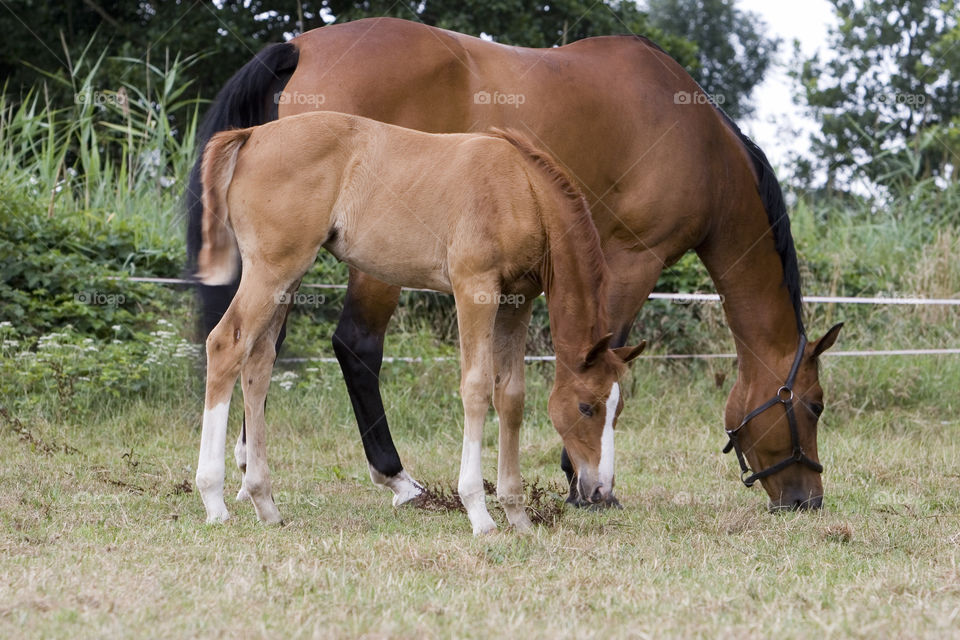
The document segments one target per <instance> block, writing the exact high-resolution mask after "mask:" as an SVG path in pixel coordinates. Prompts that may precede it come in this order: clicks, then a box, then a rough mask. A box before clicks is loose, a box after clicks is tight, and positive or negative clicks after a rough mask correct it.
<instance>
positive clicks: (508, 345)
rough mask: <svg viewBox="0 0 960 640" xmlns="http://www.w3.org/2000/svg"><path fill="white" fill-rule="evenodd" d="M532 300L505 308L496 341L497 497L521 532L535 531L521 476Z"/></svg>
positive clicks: (497, 328) (494, 391)
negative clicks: (521, 445)
mask: <svg viewBox="0 0 960 640" xmlns="http://www.w3.org/2000/svg"><path fill="white" fill-rule="evenodd" d="M532 309H533V303H532V300H531V299H524V300H523V302H522V303H519V304H517V305H502V306H501V307H500V309H499V311H498V312H497V322H496V329H495V332H494V337H493V344H494V361H495V367H496V369H495V373H496V378H495V381H494V389H493V406H494V407H496V409H497V416H499V418H500V453H499V458H498V461H497V497H498V498H499V499H500V504H501V505H502V506H503V510H504V512H505V513H506V514H507V520H508V521H509V522H510V524H512V525H513V526H514V527H515V528H516V529H517V530H519V531H524V530H527V529H529V528H530V527H531V523H530V518H529V517H528V516H527V512H526V509H525V508H524V505H525V502H526V500H525V496H524V493H523V479H522V477H521V475H520V425H521V423H522V421H523V400H524V393H525V387H524V384H525V383H524V363H523V353H524V347H525V346H526V341H527V326H528V325H529V323H530V312H531V310H532Z"/></svg>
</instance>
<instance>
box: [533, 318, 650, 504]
mask: <svg viewBox="0 0 960 640" xmlns="http://www.w3.org/2000/svg"><path fill="white" fill-rule="evenodd" d="M610 339H611V336H610V335H606V336H604V337H603V338H601V339H600V341H599V342H597V343H596V344H595V345H594V346H593V347H592V348H591V349H589V350H588V351H587V352H585V353H584V354H582V355H581V357H580V358H578V360H577V361H576V362H566V361H564V360H561V359H560V358H558V359H557V373H556V377H555V378H554V383H553V391H552V392H551V394H550V403H549V409H548V410H549V413H550V420H551V421H552V422H553V426H554V428H555V429H556V430H557V432H558V433H559V434H560V437H561V438H562V439H563V445H564V447H566V449H567V454H568V455H569V456H570V461H571V462H572V463H573V468H574V471H575V472H576V473H575V478H574V481H573V482H574V486H575V489H576V493H577V494H578V495H579V497H580V500H581V501H583V502H587V503H592V504H601V503H612V502H614V498H613V452H614V447H613V429H614V425H615V424H616V422H617V416H619V415H620V410H621V409H622V408H623V394H622V393H621V390H620V377H621V376H622V375H623V373H624V371H625V370H626V363H628V362H630V361H631V360H633V359H634V358H635V357H637V356H638V355H639V354H640V352H641V351H643V348H644V347H645V346H646V343H645V342H641V343H640V345H638V346H636V347H620V348H617V349H610V348H609V346H610Z"/></svg>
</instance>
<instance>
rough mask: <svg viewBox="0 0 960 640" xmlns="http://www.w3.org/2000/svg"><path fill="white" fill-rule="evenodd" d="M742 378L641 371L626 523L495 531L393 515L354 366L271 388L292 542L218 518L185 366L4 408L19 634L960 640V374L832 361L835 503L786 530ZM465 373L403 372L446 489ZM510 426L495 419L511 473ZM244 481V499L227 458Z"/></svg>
mask: <svg viewBox="0 0 960 640" xmlns="http://www.w3.org/2000/svg"><path fill="white" fill-rule="evenodd" d="M528 370H529V379H530V380H529V395H528V400H527V419H526V423H525V430H524V432H523V440H522V450H521V455H522V466H523V470H524V473H525V477H526V478H527V479H528V480H537V481H539V483H540V485H542V486H548V487H552V488H553V490H554V491H555V492H556V493H555V495H554V496H553V498H552V499H553V500H556V501H559V500H560V499H561V496H560V495H559V493H560V482H561V479H562V474H561V473H560V471H559V468H558V466H557V464H556V460H557V457H558V452H559V439H558V438H557V436H556V434H555V432H554V431H553V428H552V427H551V426H550V424H549V421H548V420H547V418H546V415H545V409H544V408H545V405H546V394H547V392H548V389H549V382H550V378H551V375H552V374H551V368H550V366H549V365H531V366H529V367H528ZM724 370H727V371H729V372H730V373H731V374H732V373H733V371H732V364H731V363H730V362H725V363H723V364H711V365H702V364H666V363H663V362H656V361H650V360H645V361H641V362H640V363H639V364H637V365H636V366H635V368H634V371H633V376H632V381H631V384H629V385H628V387H629V388H630V389H631V391H630V393H629V396H628V398H627V403H626V407H625V410H624V414H623V416H622V417H621V420H620V427H619V431H618V436H617V438H618V451H617V452H618V460H617V465H618V475H617V493H618V495H619V497H620V499H621V500H622V502H623V504H624V506H625V509H624V510H622V511H612V512H606V513H592V512H584V511H578V510H573V509H567V510H565V511H563V512H562V515H561V517H560V518H559V520H558V521H557V522H556V523H555V524H554V526H545V525H541V526H538V527H537V528H536V529H535V531H534V532H533V533H532V534H531V535H527V536H520V535H517V534H516V533H514V532H512V531H510V530H504V529H503V528H501V532H499V533H497V534H495V535H492V536H489V537H483V538H474V537H473V536H472V535H471V532H470V527H469V523H468V521H467V518H466V516H465V515H464V514H462V513H459V512H454V511H448V512H442V511H441V512H428V511H421V510H417V509H412V508H401V509H394V508H392V507H391V506H390V499H389V498H390V496H389V494H388V493H384V492H383V491H382V490H380V489H377V488H375V487H374V486H373V485H372V484H371V482H370V481H369V479H368V478H367V476H366V463H365V461H364V459H363V455H362V450H361V447H360V444H359V440H358V437H357V435H356V433H355V431H356V426H355V423H354V421H353V417H352V413H351V411H350V408H349V404H348V402H347V400H346V394H345V393H344V392H343V383H342V381H341V379H340V377H339V372H338V370H337V369H336V366H335V365H320V366H319V367H316V370H314V371H307V370H303V369H301V370H300V371H299V374H298V375H299V377H298V378H297V379H296V384H295V385H294V386H293V387H292V388H291V389H289V390H281V389H279V388H278V386H277V385H275V386H274V388H273V389H274V392H273V396H272V398H273V400H272V401H271V405H270V407H269V409H268V421H269V423H270V428H269V434H268V437H269V451H270V459H271V462H272V469H273V475H274V483H275V484H274V491H275V494H276V498H277V502H278V505H279V507H280V509H281V512H282V513H283V515H284V518H285V520H286V526H284V527H283V528H266V527H264V526H262V525H260V524H259V523H258V522H257V521H256V518H255V515H254V513H253V509H252V506H251V505H249V504H247V503H244V504H239V505H234V504H230V506H231V508H232V513H233V515H234V517H233V518H232V519H231V520H230V521H228V522H227V523H226V524H225V525H223V526H207V525H204V524H203V508H202V505H201V502H200V498H199V496H198V495H197V494H196V492H195V491H192V489H191V485H192V481H193V473H194V465H195V463H196V454H197V448H198V443H199V430H198V427H199V423H200V410H201V402H200V397H201V385H200V382H199V380H198V379H197V378H196V376H195V375H194V373H193V371H192V369H191V368H190V367H189V366H185V365H181V367H180V369H179V370H177V371H176V372H175V374H174V375H173V378H174V380H172V382H173V381H175V382H176V384H175V385H174V388H172V389H171V390H170V391H169V392H167V393H159V394H158V395H157V396H155V397H132V398H118V399H116V400H114V401H109V402H107V401H105V404H101V405H100V406H98V407H96V409H95V410H90V411H84V412H80V414H79V415H78V414H76V413H73V412H71V411H69V410H58V409H57V407H55V406H45V407H42V406H37V407H35V408H34V409H33V410H32V411H24V412H21V413H20V415H18V416H15V415H11V414H8V415H6V416H4V417H3V418H2V422H3V429H2V436H0V446H2V447H3V449H4V454H3V461H4V464H3V465H0V501H2V505H0V514H2V515H0V518H2V533H0V548H2V554H0V574H2V575H3V576H4V579H3V581H2V583H0V636H3V637H54V636H56V637H94V636H95V637H125V636H130V635H141V636H143V635H146V636H150V637H187V636H228V637H231V636H232V637H251V636H262V635H283V636H294V637H296V636H320V637H344V636H367V637H447V636H454V637H488V636H491V635H494V634H503V635H505V636H507V637H518V636H525V637H555V636H567V637H569V636H578V637H648V636H649V637H663V636H691V635H710V636H719V635H723V636H729V635H733V634H737V635H747V634H749V635H753V636H761V637H773V636H776V637H780V636H782V637H809V636H810V635H812V634H815V635H823V636H827V637H832V636H860V637H878V636H886V637H945V636H952V635H956V634H957V631H956V630H957V628H958V627H960V620H958V615H960V569H958V556H960V493H958V491H957V487H958V484H960V419H958V415H960V412H958V409H960V407H958V400H960V396H958V394H957V391H956V390H957V388H958V387H960V360H958V359H957V358H955V357H950V356H945V357H930V358H925V359H903V358H892V357H891V358H878V359H871V360H869V361H868V360H861V359H849V358H846V359H841V358H832V359H831V358H828V359H826V360H825V366H824V373H823V377H822V379H823V381H824V386H825V388H826V389H827V392H828V394H829V397H828V411H827V413H826V414H825V416H824V419H823V422H822V428H821V436H820V442H821V452H822V453H821V459H822V460H823V462H824V464H825V465H826V475H825V476H824V484H825V490H826V498H825V509H824V510H823V511H822V512H820V513H802V514H794V513H789V514H780V515H770V514H768V513H767V512H766V510H765V508H764V507H765V504H766V498H765V496H764V495H763V494H762V492H761V491H760V490H758V489H754V490H752V491H748V490H746V489H744V488H743V487H742V486H741V485H740V484H739V482H738V481H737V470H736V463H735V461H734V460H733V459H732V457H729V456H722V455H721V454H720V451H719V449H720V447H721V445H722V444H723V437H722V436H723V432H722V429H721V425H720V415H721V411H722V406H723V402H724V399H725V395H726V392H727V391H728V390H729V386H730V384H731V378H732V377H733V376H732V375H730V376H728V377H727V380H726V382H725V383H724V384H723V388H717V386H716V384H715V375H714V374H715V373H717V372H718V371H724ZM457 373H458V372H457V367H456V365H455V364H452V363H450V364H447V363H431V364H414V365H411V364H396V365H387V366H386V367H385V370H384V376H383V377H384V390H385V394H386V402H387V406H388V411H389V412H390V416H391V418H392V419H393V422H392V424H393V431H394V434H395V436H396V439H397V442H398V446H399V448H400V450H401V453H402V454H403V455H404V457H405V461H406V464H407V466H408V468H409V469H410V470H411V472H412V473H414V474H415V476H416V477H417V478H418V479H420V480H422V481H425V482H427V483H430V484H432V485H434V486H436V487H439V488H445V487H447V486H449V485H453V484H455V482H456V475H457V469H458V464H459V447H460V438H461V431H460V424H459V421H460V415H461V410H460V405H459V399H458V397H457V394H456V388H457ZM898 390H902V392H898ZM239 405H240V403H239V402H234V408H235V409H236V407H238V406H239ZM233 413H234V415H233V420H234V421H233V423H232V424H233V425H236V424H237V422H236V421H237V420H238V419H239V414H238V412H237V411H236V410H234V412H233ZM84 414H86V415H89V416H97V417H96V418H95V419H87V418H85V417H84ZM495 432H496V429H495V425H491V424H489V423H488V428H487V432H486V436H487V437H486V438H485V440H486V442H485V444H486V445H487V446H486V449H485V453H484V466H485V475H486V476H487V477H488V478H491V479H493V478H494V477H495V459H496V457H495V456H496V452H495V450H496V435H495ZM228 461H229V458H228ZM227 477H228V491H230V490H231V489H233V490H235V489H236V486H237V482H238V474H237V472H236V471H235V470H234V469H231V468H230V463H229V462H228V476H227ZM491 499H492V498H491ZM492 510H493V514H494V517H495V518H497V519H498V521H499V522H500V524H501V527H502V526H503V517H502V511H500V510H499V509H498V508H497V507H496V506H493V509H492Z"/></svg>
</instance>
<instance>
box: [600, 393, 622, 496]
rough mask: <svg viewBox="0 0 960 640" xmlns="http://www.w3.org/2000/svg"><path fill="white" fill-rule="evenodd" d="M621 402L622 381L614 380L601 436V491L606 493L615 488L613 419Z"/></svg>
mask: <svg viewBox="0 0 960 640" xmlns="http://www.w3.org/2000/svg"><path fill="white" fill-rule="evenodd" d="M619 403H620V383H618V382H614V383H613V386H612V387H610V395H609V396H608V397H607V415H606V419H605V420H604V423H603V435H602V436H601V437H600V469H599V472H600V483H601V484H602V485H603V488H602V489H601V491H602V492H603V493H604V494H605V495H606V494H609V493H610V492H611V491H612V490H613V452H614V448H613V420H614V418H616V415H617V405H618V404H619Z"/></svg>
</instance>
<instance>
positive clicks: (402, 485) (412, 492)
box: [369, 465, 424, 507]
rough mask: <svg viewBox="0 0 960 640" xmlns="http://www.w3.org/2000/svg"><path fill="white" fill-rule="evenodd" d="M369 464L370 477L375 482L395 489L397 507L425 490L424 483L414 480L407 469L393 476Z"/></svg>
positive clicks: (394, 499) (394, 496) (395, 504)
mask: <svg viewBox="0 0 960 640" xmlns="http://www.w3.org/2000/svg"><path fill="white" fill-rule="evenodd" d="M369 466H370V479H371V480H373V484H375V485H377V486H378V487H386V488H387V489H390V490H391V491H393V506H395V507H399V506H400V505H402V504H405V503H407V502H410V501H411V500H413V499H414V498H416V497H418V496H420V495H421V494H422V493H423V491H424V489H423V485H421V484H420V483H419V482H417V481H416V480H414V479H413V477H412V476H411V475H410V474H409V473H407V472H406V470H404V471H401V472H400V473H398V474H397V475H395V476H392V477H391V476H385V475H383V474H382V473H380V472H379V471H377V470H376V469H374V467H373V465H369Z"/></svg>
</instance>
